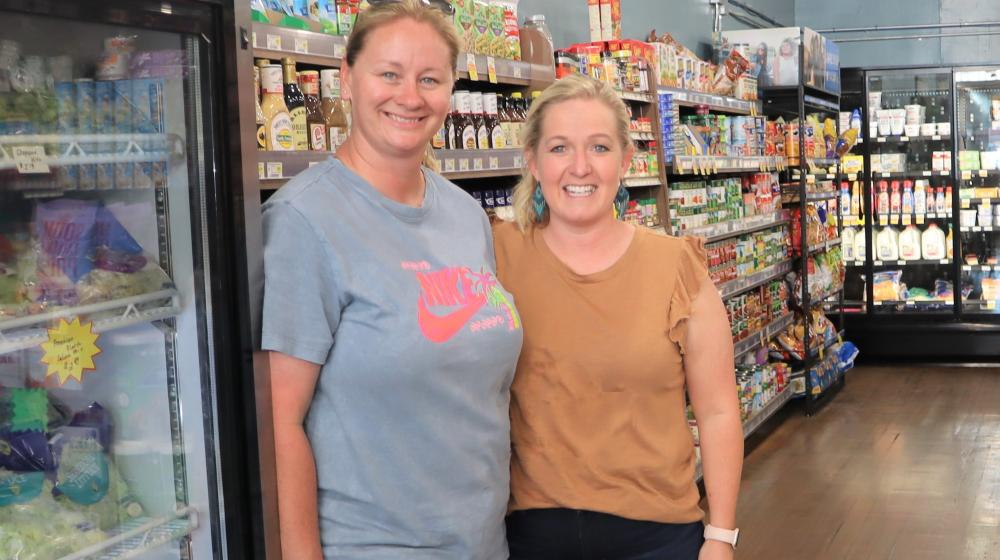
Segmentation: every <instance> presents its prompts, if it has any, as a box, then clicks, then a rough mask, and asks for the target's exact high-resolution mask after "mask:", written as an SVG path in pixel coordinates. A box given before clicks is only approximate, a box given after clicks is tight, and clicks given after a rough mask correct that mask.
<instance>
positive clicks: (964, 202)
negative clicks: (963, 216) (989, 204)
mask: <svg viewBox="0 0 1000 560" xmlns="http://www.w3.org/2000/svg"><path fill="white" fill-rule="evenodd" d="M971 204H972V201H971V200H969V199H968V198H963V199H962V208H969V206H970V205H971Z"/></svg>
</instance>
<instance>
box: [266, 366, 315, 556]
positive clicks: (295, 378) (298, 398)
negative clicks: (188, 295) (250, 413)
mask: <svg viewBox="0 0 1000 560" xmlns="http://www.w3.org/2000/svg"><path fill="white" fill-rule="evenodd" d="M269 363H270V369H271V404H272V409H273V415H274V448H275V459H274V462H275V466H276V468H277V476H278V516H279V523H280V529H281V555H282V557H283V558H285V559H286V560H322V559H323V548H322V547H321V546H320V539H319V508H318V506H317V485H316V461H315V459H314V458H313V452H312V446H311V445H310V444H309V438H308V437H306V431H305V425H304V422H305V418H306V414H307V413H308V412H309V404H310V403H311V402H312V398H313V392H314V391H315V389H316V380H317V379H318V378H319V371H320V366H319V365H317V364H314V363H312V362H308V361H306V360H300V359H298V358H293V357H292V356H289V355H287V354H282V353H280V352H270V353H269Z"/></svg>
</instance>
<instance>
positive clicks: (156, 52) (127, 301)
mask: <svg viewBox="0 0 1000 560" xmlns="http://www.w3.org/2000/svg"><path fill="white" fill-rule="evenodd" d="M29 4H30V3H29ZM21 5H22V6H24V4H21ZM41 5H42V4H39V6H41ZM46 5H48V4H46ZM0 6H2V5H0ZM77 6H78V7H77V8H72V9H70V11H69V12H67V13H66V14H65V15H66V17H65V18H60V17H57V16H54V15H53V16H47V15H39V14H32V13H26V12H18V11H15V10H16V9H17V7H16V5H15V7H14V8H12V9H11V10H10V11H0V13H2V14H3V19H4V32H3V35H2V37H0V558H16V559H19V560H23V559H35V558H38V559H43V558H45V559H47V558H69V559H76V558H132V557H141V558H152V559H172V558H195V559H199V558H211V557H216V556H219V557H221V556H223V555H224V553H223V550H225V545H224V540H225V537H224V535H223V533H224V530H223V525H222V524H221V523H220V521H221V518H222V516H221V515H220V513H219V512H220V511H221V510H222V504H221V501H222V498H221V492H220V487H221V485H220V480H219V478H220V477H219V474H218V473H219V463H218V452H217V449H218V445H219V443H218V439H217V437H216V436H217V424H216V419H217V413H216V410H217V409H216V406H215V397H216V395H215V394H214V388H215V381H216V375H215V371H214V367H215V361H214V356H215V354H214V349H213V347H212V344H213V336H212V333H214V329H215V328H216V325H213V324H212V315H211V309H212V306H211V302H212V298H213V297H218V296H217V295H216V296H213V295H212V294H211V293H210V290H209V286H210V285H211V282H210V280H211V275H212V270H211V267H210V266H209V262H210V261H209V258H208V253H209V249H208V245H209V237H208V235H207V232H208V231H209V228H208V227H207V223H206V222H207V217H206V211H205V208H206V197H207V196H209V194H208V193H210V192H212V190H213V189H217V185H215V184H214V183H213V179H212V177H213V174H212V173H213V169H212V168H213V166H214V164H213V163H212V161H211V148H210V146H209V144H210V143H211V142H212V129H213V127H212V126H211V122H210V120H211V118H210V108H211V103H210V101H209V98H208V95H209V92H210V90H211V80H209V79H208V78H209V76H208V75H207V74H208V73H209V71H210V69H209V67H208V66H207V64H206V60H209V57H208V56H207V53H206V49H208V48H209V46H208V45H209V42H208V41H207V40H206V38H205V37H206V36H205V34H204V32H196V31H195V30H198V29H203V28H204V29H210V28H211V25H210V23H211V22H210V21H209V20H210V19H211V17H212V16H211V12H210V11H208V10H201V11H200V10H198V9H196V5H192V6H194V7H192V6H187V7H186V6H185V5H184V4H173V5H172V4H170V3H162V4H160V3H157V6H158V9H159V13H158V14H157V17H160V18H167V19H165V20H164V21H173V22H175V25H174V27H177V25H176V22H177V21H178V20H179V19H181V20H183V18H190V20H189V22H190V25H189V26H187V27H188V28H189V29H191V30H192V31H190V32H188V33H184V32H176V31H174V32H168V31H162V30H161V31H156V30H152V29H150V27H151V26H150V25H144V26H141V27H140V26H136V27H132V26H129V25H122V24H121V22H122V21H127V20H129V18H130V14H129V13H127V12H118V13H119V14H121V17H119V18H117V19H116V21H118V22H119V23H117V24H110V23H100V22H96V21H89V22H88V21H86V19H87V18H88V17H90V19H91V20H93V19H97V18H94V17H93V16H94V15H95V13H94V12H87V13H84V12H86V6H87V5H86V4H77ZM79 6H82V7H83V9H81V8H80V7H79ZM135 6H136V8H135V10H136V12H141V10H142V9H143V7H141V5H140V4H135ZM185 10H189V11H188V12H185ZM108 13H112V16H111V17H112V19H115V18H114V17H113V12H110V11H109V12H108ZM131 16H135V13H132V14H131ZM171 18H172V19H171ZM136 19H139V18H136ZM81 20H83V21H81ZM144 21H145V22H146V23H147V24H148V23H149V22H154V23H155V21H157V20H156V19H155V18H153V17H152V16H150V17H149V18H145V20H144ZM206 22H208V23H206ZM181 27H183V26H181Z"/></svg>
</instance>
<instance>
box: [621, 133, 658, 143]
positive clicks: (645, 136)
mask: <svg viewBox="0 0 1000 560" xmlns="http://www.w3.org/2000/svg"><path fill="white" fill-rule="evenodd" d="M628 135H629V136H630V137H631V138H632V139H633V140H638V141H640V142H652V141H654V140H656V135H655V134H653V133H652V132H643V131H639V130H632V131H630V132H629V133H628Z"/></svg>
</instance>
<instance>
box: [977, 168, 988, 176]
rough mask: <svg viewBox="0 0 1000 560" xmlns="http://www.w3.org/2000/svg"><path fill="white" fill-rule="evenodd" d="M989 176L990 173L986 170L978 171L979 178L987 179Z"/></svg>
mask: <svg viewBox="0 0 1000 560" xmlns="http://www.w3.org/2000/svg"><path fill="white" fill-rule="evenodd" d="M989 174H990V172H989V171H987V170H985V169H980V170H979V176H980V177H988V176H989Z"/></svg>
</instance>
